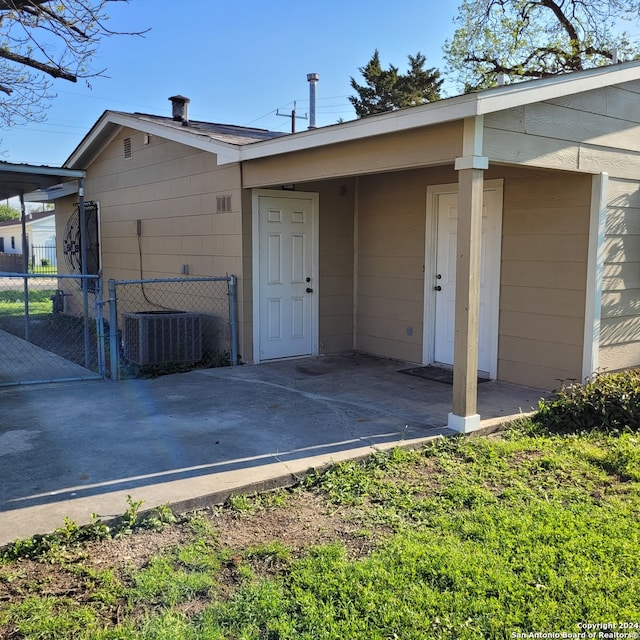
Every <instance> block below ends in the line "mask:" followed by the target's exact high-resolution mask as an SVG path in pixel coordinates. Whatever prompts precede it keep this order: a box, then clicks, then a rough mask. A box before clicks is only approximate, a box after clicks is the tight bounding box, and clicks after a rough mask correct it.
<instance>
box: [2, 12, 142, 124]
mask: <svg viewBox="0 0 640 640" xmlns="http://www.w3.org/2000/svg"><path fill="white" fill-rule="evenodd" d="M122 1H124V2H127V1H128V0H0V123H2V124H5V125H8V126H10V125H15V124H17V123H22V122H25V121H30V120H31V121H33V120H42V119H43V118H44V111H45V108H46V106H47V104H48V102H49V101H50V100H51V99H52V98H53V95H52V94H51V93H50V89H51V79H52V78H61V79H63V80H68V81H70V82H77V81H78V80H79V79H88V78H92V77H96V76H100V75H103V74H104V69H102V70H92V69H91V67H90V62H91V59H92V57H93V55H94V54H95V52H96V49H97V45H98V43H99V42H100V40H101V39H102V38H103V37H105V36H111V35H115V34H116V33H118V32H115V31H111V30H110V29H108V28H107V26H106V20H107V15H106V12H105V9H106V7H107V5H108V3H109V2H122ZM130 35H131V34H130ZM135 35H141V32H136V33H135Z"/></svg>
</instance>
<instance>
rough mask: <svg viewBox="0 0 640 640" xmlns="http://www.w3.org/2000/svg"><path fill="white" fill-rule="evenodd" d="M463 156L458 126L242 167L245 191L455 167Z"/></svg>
mask: <svg viewBox="0 0 640 640" xmlns="http://www.w3.org/2000/svg"><path fill="white" fill-rule="evenodd" d="M461 153H462V124H461V123H460V122H454V123H447V124H441V125H438V126H432V127H423V128H419V129H412V130H411V131H402V132H399V133H393V134H386V135H384V136H376V137H372V138H365V139H362V140H355V141H349V142H342V143H339V144H332V145H328V146H326V147H321V148H317V149H307V150H304V151H297V152H295V153H289V154H284V155H281V156H273V157H269V158H262V159H258V160H249V161H246V162H245V163H244V165H243V166H244V176H243V179H244V186H245V187H253V188H255V187H271V186H274V185H276V186H279V185H281V184H287V183H296V184H298V183H301V182H307V181H311V180H321V179H327V178H337V177H349V176H358V175H365V174H371V173H377V172H384V171H391V170H398V169H409V168H414V167H419V166H428V165H439V164H443V163H451V164H452V163H453V161H454V159H455V158H456V157H458V156H459V155H461Z"/></svg>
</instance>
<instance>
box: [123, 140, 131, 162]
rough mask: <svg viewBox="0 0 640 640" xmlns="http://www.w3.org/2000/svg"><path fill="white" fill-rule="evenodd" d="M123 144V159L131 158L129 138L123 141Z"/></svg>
mask: <svg viewBox="0 0 640 640" xmlns="http://www.w3.org/2000/svg"><path fill="white" fill-rule="evenodd" d="M123 143H124V157H125V158H130V157H131V138H125V139H124V140H123Z"/></svg>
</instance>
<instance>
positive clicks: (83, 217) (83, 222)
mask: <svg viewBox="0 0 640 640" xmlns="http://www.w3.org/2000/svg"><path fill="white" fill-rule="evenodd" d="M78 210H79V213H80V260H81V266H82V309H83V313H82V316H83V318H84V366H85V367H86V368H87V369H88V368H89V362H90V357H91V356H90V354H91V351H90V349H89V281H88V280H87V214H86V210H85V206H84V178H80V179H79V180H78Z"/></svg>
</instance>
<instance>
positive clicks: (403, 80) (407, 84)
mask: <svg viewBox="0 0 640 640" xmlns="http://www.w3.org/2000/svg"><path fill="white" fill-rule="evenodd" d="M408 58H409V70H408V72H407V73H406V74H401V73H400V72H399V69H398V67H394V66H393V65H389V68H388V69H383V68H382V66H381V65H380V54H379V53H378V50H377V49H376V50H375V52H374V54H373V56H372V57H371V60H369V62H367V64H366V65H365V66H364V67H359V69H358V70H359V71H360V73H361V74H362V77H363V78H364V81H365V83H364V84H358V82H356V80H355V78H353V77H352V78H351V87H352V89H353V90H354V91H355V92H356V93H357V95H355V96H349V101H350V102H351V104H352V105H353V107H354V109H355V111H356V115H357V116H358V118H362V117H363V116H370V115H373V114H376V113H384V112H385V111H395V110H396V109H403V108H404V107H414V106H416V105H419V104H425V103H426V102H432V101H433V100H438V99H439V98H440V87H441V86H442V83H443V80H441V79H440V72H439V71H438V70H437V69H434V68H432V69H425V68H424V66H425V64H426V61H427V59H426V58H425V56H423V55H422V54H421V53H420V52H418V53H417V54H416V55H415V56H412V55H409V56H408Z"/></svg>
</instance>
